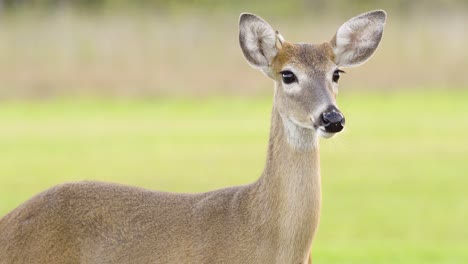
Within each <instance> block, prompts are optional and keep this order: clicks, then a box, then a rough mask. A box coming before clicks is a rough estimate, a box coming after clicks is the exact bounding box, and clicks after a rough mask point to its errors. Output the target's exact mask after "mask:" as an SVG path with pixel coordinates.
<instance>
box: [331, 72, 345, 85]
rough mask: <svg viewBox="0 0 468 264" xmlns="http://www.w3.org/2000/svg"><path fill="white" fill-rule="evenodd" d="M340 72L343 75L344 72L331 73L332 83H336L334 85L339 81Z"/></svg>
mask: <svg viewBox="0 0 468 264" xmlns="http://www.w3.org/2000/svg"><path fill="white" fill-rule="evenodd" d="M342 72H343V73H344V71H342V70H335V71H334V72H333V77H332V80H333V82H336V83H337V82H338V80H339V79H340V73H342Z"/></svg>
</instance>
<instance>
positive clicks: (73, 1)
mask: <svg viewBox="0 0 468 264" xmlns="http://www.w3.org/2000/svg"><path fill="white" fill-rule="evenodd" d="M68 7H72V8H77V9H83V10H85V11H93V10H94V11H103V10H118V9H127V8H134V9H141V10H151V11H154V10H157V11H163V12H164V11H178V10H183V9H191V8H198V9H202V10H207V11H210V10H213V9H226V10H231V9H242V8H250V9H251V8H252V7H253V8H254V9H261V10H263V11H265V12H266V13H272V14H282V15H297V14H298V12H300V14H299V15H304V14H307V12H310V11H315V13H316V11H317V10H321V11H324V12H327V11H334V12H335V11H336V10H346V11H347V12H355V11H356V10H358V11H361V10H366V9H372V8H379V7H385V9H387V10H391V11H398V13H399V14H402V15H404V14H408V13H415V12H423V13H424V12H431V11H435V12H440V11H442V12H443V11H444V10H457V9H460V8H462V9H467V8H468V1H467V0H411V1H409V0H393V1H388V0H353V1H349V0H334V1H331V0H288V1H284V0H280V1H276V0H268V1H265V0H237V1H228V0H0V12H12V11H15V10H20V9H38V10H54V9H60V8H68Z"/></svg>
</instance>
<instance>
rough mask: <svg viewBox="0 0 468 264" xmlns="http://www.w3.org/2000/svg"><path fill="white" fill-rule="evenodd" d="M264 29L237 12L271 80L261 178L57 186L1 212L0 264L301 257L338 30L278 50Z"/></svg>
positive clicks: (315, 214)
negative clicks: (183, 185) (168, 189)
mask: <svg viewBox="0 0 468 264" xmlns="http://www.w3.org/2000/svg"><path fill="white" fill-rule="evenodd" d="M375 12H380V13H378V14H377V15H378V18H379V19H380V20H382V16H383V21H384V20H385V19H384V18H385V13H383V12H382V11H375ZM375 12H374V13H367V14H365V15H367V16H369V15H376V14H375ZM365 18H366V19H370V18H368V17H365ZM351 21H352V20H351ZM361 22H362V21H361ZM371 22H372V23H374V21H373V20H371ZM345 25H346V24H345ZM342 27H343V26H342ZM271 32H272V29H271V28H270V27H269V25H268V24H267V23H266V22H264V21H263V20H262V19H260V18H258V17H256V16H254V15H250V14H243V15H242V16H241V21H240V42H241V47H242V49H243V52H244V55H245V56H246V59H247V60H248V61H249V63H250V64H252V65H253V66H254V67H256V68H259V69H260V70H262V71H263V72H264V73H265V74H266V75H267V76H270V77H271V78H273V79H274V80H275V84H276V85H275V98H274V104H273V110H272V117H271V130H270V139H269V146H268V153H267V161H266V166H265V169H264V171H263V174H262V176H261V177H260V179H259V180H257V181H256V182H254V183H252V184H249V185H245V186H237V187H231V188H226V189H221V190H216V191H212V192H208V193H201V194H174V193H164V192H156V191H149V190H145V189H141V188H135V187H128V186H122V185H117V184H109V183H99V182H80V183H68V184H63V185H59V186H56V187H53V188H51V189H49V190H47V191H45V192H43V193H40V194H38V195H37V196H35V197H33V198H32V199H30V200H29V201H27V202H26V203H24V204H23V205H21V206H19V207H18V208H16V209H15V210H13V211H12V212H10V213H9V214H7V215H6V216H4V217H3V218H2V219H1V220H0V264H7V263H8V264H10V263H28V264H32V263H51V264H54V263H100V264H104V263H278V264H285V263H294V264H297V263H306V262H307V261H308V259H309V257H310V256H309V253H310V252H309V251H310V247H311V245H312V239H313V237H314V235H315V232H316V230H317V226H318V223H319V212H320V206H321V188H320V167H319V153H318V137H319V135H322V136H325V137H328V136H331V135H333V134H334V133H336V132H338V131H337V130H338V129H339V130H341V128H342V125H343V123H344V118H343V117H342V115H341V114H340V115H341V120H338V121H337V122H338V123H339V124H338V123H337V122H335V121H333V120H335V119H336V118H337V113H339V112H338V110H337V109H336V108H333V110H330V111H328V110H327V109H329V108H330V106H334V105H335V101H334V100H335V99H334V97H335V95H336V92H335V90H334V87H333V84H332V83H331V79H330V78H328V77H327V78H325V77H326V75H328V73H330V71H331V72H334V71H335V72H336V70H334V69H335V68H336V65H335V61H336V60H337V58H336V56H337V52H336V50H337V49H336V48H335V46H337V45H338V46H339V44H338V42H339V41H340V36H339V33H340V30H338V33H337V36H338V37H335V40H332V42H331V44H330V43H324V44H321V45H309V44H289V43H286V42H284V40H283V39H282V37H280V39H279V40H280V41H281V42H282V43H281V45H282V47H281V49H280V48H278V47H276V41H277V39H276V38H277V35H276V33H274V31H273V35H272V34H271ZM380 37H381V35H380ZM380 37H379V38H378V41H380ZM251 40H253V41H251ZM272 40H273V42H272ZM341 40H342V39H341ZM333 41H335V43H334V42H333ZM272 44H273V45H272ZM348 44H349V43H348ZM377 44H378V43H377ZM334 45H335V46H334ZM375 48H376V46H375ZM375 48H373V49H372V50H371V51H370V54H367V56H364V57H363V58H364V59H367V58H368V57H370V55H372V53H373V50H375ZM339 52H345V53H346V50H345V51H339ZM368 53H369V52H368ZM364 55H365V54H364ZM346 56H348V58H345V59H346V61H348V62H349V59H350V58H351V59H352V58H353V56H352V54H351V55H350V54H349V53H348V54H347V55H346ZM359 56H363V53H362V52H361V53H359ZM342 59H343V58H342ZM360 61H362V59H361V60H360ZM285 67H286V69H287V71H288V72H289V71H293V72H294V76H295V78H296V79H295V80H296V84H294V83H292V82H289V81H290V80H291V79H290V78H289V77H290V75H287V74H285V73H284V72H285ZM320 74H322V75H323V76H322V75H320ZM285 76H286V77H285ZM288 76H289V77H288ZM294 85H296V86H294ZM306 86H307V87H306ZM317 87H319V88H321V89H318V88H317ZM322 88H323V89H322ZM327 111H328V112H327ZM330 113H331V114H330ZM326 114H328V115H326ZM318 119H320V120H322V121H320V122H318V121H317V120H318ZM337 127H340V128H337Z"/></svg>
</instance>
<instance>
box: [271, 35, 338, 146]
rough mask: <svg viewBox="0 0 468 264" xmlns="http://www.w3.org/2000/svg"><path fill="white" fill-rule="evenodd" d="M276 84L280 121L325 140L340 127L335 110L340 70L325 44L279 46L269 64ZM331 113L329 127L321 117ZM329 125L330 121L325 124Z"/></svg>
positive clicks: (284, 44) (330, 50) (276, 102)
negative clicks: (302, 128)
mask: <svg viewBox="0 0 468 264" xmlns="http://www.w3.org/2000/svg"><path fill="white" fill-rule="evenodd" d="M272 69H273V71H272V73H273V78H274V80H275V82H276V85H275V86H276V91H275V102H274V103H275V107H276V109H277V110H278V111H279V112H280V114H281V115H282V116H283V117H286V118H288V119H289V120H291V121H292V122H293V123H295V124H296V125H299V126H301V127H306V128H310V129H313V130H318V131H319V133H320V135H321V136H324V137H329V136H331V135H332V134H333V133H336V132H339V131H340V130H341V129H342V128H343V126H344V117H343V115H342V114H341V113H340V112H339V110H338V108H337V106H336V101H335V98H336V95H337V93H338V78H339V74H340V70H339V68H338V66H337V65H336V64H335V62H334V53H333V49H332V46H331V45H330V44H329V43H323V44H319V45H312V44H290V43H287V42H285V43H283V44H282V47H281V49H279V51H278V53H277V55H276V57H275V59H274V60H273V63H272ZM333 110H334V111H335V112H336V113H337V116H336V117H335V119H336V120H335V119H334V120H333V121H334V122H335V123H336V122H337V124H329V122H327V121H326V119H325V120H324V116H323V115H324V113H328V112H331V111H333ZM329 121H330V120H329Z"/></svg>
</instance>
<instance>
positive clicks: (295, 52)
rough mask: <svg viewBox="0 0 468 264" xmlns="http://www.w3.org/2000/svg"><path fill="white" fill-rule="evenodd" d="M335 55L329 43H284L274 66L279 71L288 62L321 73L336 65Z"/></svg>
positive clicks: (302, 68)
mask: <svg viewBox="0 0 468 264" xmlns="http://www.w3.org/2000/svg"><path fill="white" fill-rule="evenodd" d="M334 61H335V55H334V53H333V48H332V46H331V45H330V44H329V43H322V44H318V45H314V44H292V43H287V42H285V43H283V46H282V48H281V49H279V51H278V54H277V55H276V57H275V59H274V61H273V63H272V68H273V70H274V71H275V72H276V73H278V72H280V71H281V70H283V68H284V66H285V65H287V64H292V65H294V67H295V68H297V69H300V70H302V71H305V72H312V73H320V72H328V71H329V70H330V67H333V66H334V65H335V62H334Z"/></svg>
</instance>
